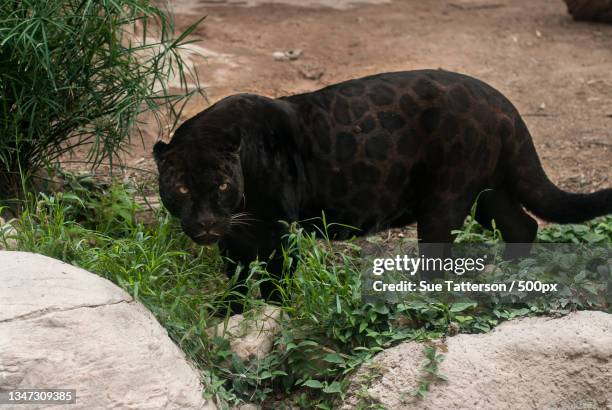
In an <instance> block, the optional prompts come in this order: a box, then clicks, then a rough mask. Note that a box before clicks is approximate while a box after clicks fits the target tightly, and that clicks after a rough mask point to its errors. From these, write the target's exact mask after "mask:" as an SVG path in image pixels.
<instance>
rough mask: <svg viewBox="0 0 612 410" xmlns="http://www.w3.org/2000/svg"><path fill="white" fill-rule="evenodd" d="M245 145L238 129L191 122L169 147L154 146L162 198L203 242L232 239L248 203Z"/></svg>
mask: <svg viewBox="0 0 612 410" xmlns="http://www.w3.org/2000/svg"><path fill="white" fill-rule="evenodd" d="M240 143H241V135H240V131H239V129H237V127H228V128H227V129H224V128H219V127H202V126H199V125H198V124H197V121H196V122H194V121H191V122H186V123H185V124H183V125H182V126H181V127H179V128H178V129H177V131H176V133H175V135H174V137H173V138H172V141H171V142H170V143H169V144H166V143H164V142H161V141H160V142H158V143H156V144H155V146H154V148H153V154H154V157H155V161H156V163H157V168H158V171H159V192H160V196H161V200H162V202H163V204H164V206H165V207H166V209H168V211H169V212H170V213H171V214H172V215H173V216H176V217H178V218H179V219H180V221H181V226H182V228H183V231H184V232H185V233H186V234H187V235H188V236H189V237H190V238H191V239H193V240H194V241H195V242H197V243H199V244H202V245H209V244H213V243H215V242H217V241H218V240H219V239H221V238H222V237H223V236H224V235H226V234H227V233H228V232H229V230H230V227H231V226H232V221H233V219H234V218H235V217H236V215H237V212H239V210H240V207H241V205H242V203H243V202H242V200H243V195H244V181H243V175H242V167H241V163H240V152H239V151H240Z"/></svg>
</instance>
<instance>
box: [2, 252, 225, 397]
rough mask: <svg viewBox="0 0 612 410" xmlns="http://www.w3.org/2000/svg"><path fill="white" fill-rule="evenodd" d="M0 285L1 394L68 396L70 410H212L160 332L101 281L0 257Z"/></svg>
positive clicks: (195, 377) (46, 263)
mask: <svg viewBox="0 0 612 410" xmlns="http://www.w3.org/2000/svg"><path fill="white" fill-rule="evenodd" d="M0 283H1V285H0V390H10V389H26V388H61V389H76V396H77V401H76V404H74V405H69V406H67V407H70V408H71V409H92V408H121V409H179V408H180V409H214V408H216V407H215V406H214V404H213V403H210V402H207V401H206V400H204V399H203V398H202V390H203V389H202V385H201V384H200V378H199V374H198V372H197V371H196V370H195V369H194V367H193V366H192V365H190V364H189V363H188V361H187V360H186V358H185V355H184V354H183V352H182V351H181V350H180V349H179V348H178V347H177V346H176V345H175V344H174V343H173V342H172V341H171V340H170V338H169V337H168V334H167V332H166V331H165V329H163V328H162V327H161V326H160V325H159V323H158V322H157V321H156V320H155V318H154V317H153V315H152V314H151V313H150V312H149V311H148V310H147V309H146V308H144V306H142V305H141V304H140V303H138V302H136V301H134V300H133V299H132V298H131V297H130V296H129V295H128V294H127V293H126V292H124V291H123V290H121V289H119V288H118V287H117V286H115V285H114V284H112V283H111V282H109V281H108V280H106V279H103V278H101V277H99V276H97V275H94V274H92V273H89V272H87V271H85V270H83V269H79V268H76V267H74V266H71V265H68V264H65V263H63V262H60V261H57V260H55V259H51V258H48V257H45V256H42V255H36V254H31V253H25V252H6V251H1V252H0ZM22 407H23V405H15V408H22ZM26 407H27V408H37V407H36V406H33V407H32V406H26ZM46 407H48V405H40V407H39V408H46ZM2 408H5V407H2Z"/></svg>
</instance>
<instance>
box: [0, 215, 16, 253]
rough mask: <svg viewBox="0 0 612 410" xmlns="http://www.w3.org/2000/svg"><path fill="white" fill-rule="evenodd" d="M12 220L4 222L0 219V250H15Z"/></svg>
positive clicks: (14, 232)
mask: <svg viewBox="0 0 612 410" xmlns="http://www.w3.org/2000/svg"><path fill="white" fill-rule="evenodd" d="M14 223H15V222H14V220H10V221H9V222H6V221H5V220H4V218H2V217H0V250H1V249H6V250H11V249H17V231H16V230H15V227H14V226H13V224H14Z"/></svg>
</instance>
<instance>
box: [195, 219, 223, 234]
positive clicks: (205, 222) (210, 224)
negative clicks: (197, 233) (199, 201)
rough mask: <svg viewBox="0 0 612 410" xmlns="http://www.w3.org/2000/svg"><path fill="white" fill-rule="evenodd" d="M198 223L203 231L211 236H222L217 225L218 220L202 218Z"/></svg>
mask: <svg viewBox="0 0 612 410" xmlns="http://www.w3.org/2000/svg"><path fill="white" fill-rule="evenodd" d="M198 223H199V225H200V230H201V231H202V232H203V233H205V234H207V235H211V236H221V234H220V232H219V229H218V227H217V222H216V221H215V220H214V219H201V220H199V221H198Z"/></svg>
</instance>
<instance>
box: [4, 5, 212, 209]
mask: <svg viewBox="0 0 612 410" xmlns="http://www.w3.org/2000/svg"><path fill="white" fill-rule="evenodd" d="M200 21H201V19H200V20H199V21H196V22H195V23H194V24H193V25H191V26H189V27H188V28H187V29H186V30H185V31H184V32H182V33H175V30H174V29H175V27H174V22H173V17H172V15H171V14H170V13H169V12H168V10H167V9H165V8H164V7H163V6H159V5H158V3H156V2H153V1H150V0H98V1H90V0H45V1H39V0H2V2H0V95H1V96H2V98H1V99H0V197H2V198H3V199H7V198H9V197H12V195H16V194H19V193H20V191H19V189H20V182H21V179H20V177H21V175H22V174H23V173H25V172H28V173H29V174H31V175H36V173H37V171H40V170H41V169H42V168H43V167H44V166H45V165H47V164H48V163H49V162H52V161H55V160H57V159H59V158H60V157H61V156H62V155H64V154H65V153H67V152H70V151H72V150H73V149H75V148H77V147H80V148H81V149H82V151H81V152H84V153H87V155H88V157H87V159H88V161H89V165H96V164H99V163H100V162H101V161H103V160H109V161H111V162H112V161H113V160H117V156H116V155H115V154H117V153H119V152H121V151H122V150H123V149H125V147H126V146H127V143H128V142H129V139H130V136H131V135H134V133H133V131H135V130H136V131H138V130H139V127H140V125H141V122H139V120H141V119H140V118H139V115H140V114H141V113H143V112H147V113H148V115H150V117H148V121H147V127H148V129H151V127H150V123H151V121H153V122H157V125H158V126H159V127H158V128H159V129H160V132H162V131H165V130H164V127H165V126H166V125H168V126H169V128H172V127H173V126H175V125H176V122H177V121H178V119H179V116H180V112H181V111H182V108H183V106H184V104H185V102H186V101H187V100H188V99H189V97H191V96H192V95H193V94H195V93H203V89H202V88H201V87H200V86H199V81H198V78H197V75H196V73H195V72H194V71H193V70H192V68H191V67H189V65H188V64H187V62H186V61H185V60H184V57H183V55H182V54H181V48H182V47H183V46H184V45H185V44H187V43H190V42H192V41H194V40H193V39H190V40H187V39H186V37H187V36H188V35H189V34H190V33H192V32H193V31H194V30H195V28H196V27H197V25H198V23H199V22H200ZM171 78H176V79H177V80H178V81H177V86H176V88H172V89H171V88H170V85H169V79H171Z"/></svg>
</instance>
